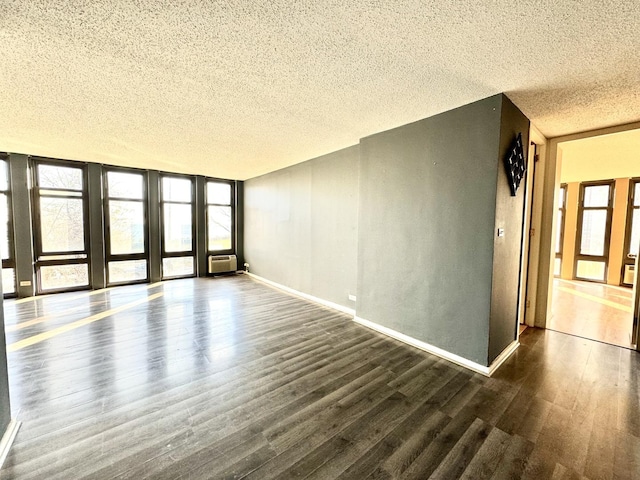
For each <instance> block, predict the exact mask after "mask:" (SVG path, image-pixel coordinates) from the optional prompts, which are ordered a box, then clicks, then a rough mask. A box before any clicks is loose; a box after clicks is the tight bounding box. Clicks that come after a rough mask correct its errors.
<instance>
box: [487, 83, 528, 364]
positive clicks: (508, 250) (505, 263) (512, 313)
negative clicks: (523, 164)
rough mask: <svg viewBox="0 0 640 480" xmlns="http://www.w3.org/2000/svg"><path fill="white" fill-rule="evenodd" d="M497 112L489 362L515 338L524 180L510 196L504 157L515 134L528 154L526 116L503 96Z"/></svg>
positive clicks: (526, 154) (525, 153)
mask: <svg viewBox="0 0 640 480" xmlns="http://www.w3.org/2000/svg"><path fill="white" fill-rule="evenodd" d="M501 112H502V118H501V122H500V144H499V151H498V172H497V174H498V178H497V188H496V224H495V229H496V230H497V229H498V228H502V229H504V236H503V237H498V236H497V235H494V243H493V277H492V288H491V322H490V329H489V364H491V362H492V361H493V360H495V358H496V357H497V356H498V355H500V353H501V352H502V351H503V350H504V349H505V348H506V347H507V346H508V345H509V344H510V343H511V342H513V341H514V340H515V339H516V338H517V333H516V330H517V328H518V325H517V322H516V321H515V318H517V312H518V298H519V297H518V290H519V286H520V285H519V279H520V265H521V258H522V256H521V248H522V247H521V245H522V233H523V230H522V223H523V218H524V197H525V188H524V186H525V184H526V182H525V181H524V180H523V181H522V183H521V184H520V188H519V189H518V190H517V191H516V196H515V197H512V196H511V190H510V188H509V183H508V182H507V174H506V170H505V167H504V159H505V157H507V155H508V154H509V151H510V150H511V147H512V144H513V142H514V141H515V139H516V137H517V136H518V133H521V134H522V146H523V150H524V155H525V161H526V159H527V156H528V154H529V126H530V122H529V119H528V118H527V117H525V116H524V114H523V113H522V112H521V111H520V110H519V109H518V107H516V106H515V105H514V104H513V103H512V102H511V100H509V99H508V98H507V97H506V96H504V95H503V96H502V109H501Z"/></svg>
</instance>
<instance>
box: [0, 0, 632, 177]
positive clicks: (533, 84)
mask: <svg viewBox="0 0 640 480" xmlns="http://www.w3.org/2000/svg"><path fill="white" fill-rule="evenodd" d="M639 31H640V2H638V0H631V1H625V0H616V1H612V0H588V1H587V0H583V1H576V0H572V1H569V0H535V1H534V0H520V1H517V2H514V1H513V0H494V1H477V0H459V1H453V2H444V1H442V2H434V1H424V0H422V1H419V0H388V1H381V0H369V1H359V0H350V1H342V0H340V1H336V0H325V1H323V0H320V1H312V0H299V1H293V0H289V1H287V0H253V1H250V0H226V1H213V0H160V1H125V0H84V1H79V0H65V1H54V0H49V1H43V0H3V1H2V2H0V53H1V54H2V56H1V58H2V63H1V64H0V150H3V151H9V152H21V153H29V154H36V155H46V156H52V157H58V158H68V159H78V160H88V161H95V162H103V163H110V164H117V165H129V166H139V167H145V168H154V169H160V170H168V171H177V172H187V173H202V174H205V175H211V176H217V177H224V178H236V179H246V178H250V177H253V176H256V175H259V174H262V173H266V172H269V171H272V170H275V169H278V168H282V167H284V166H287V165H291V164H294V163H298V162H301V161H304V160H307V159H309V158H312V157H315V156H319V155H321V154H324V153H328V152H331V151H335V150H337V149H340V148H342V147H346V146H349V145H353V144H356V143H357V142H358V140H359V139H360V138H361V137H364V136H367V135H371V134H373V133H376V132H379V131H382V130H386V129H389V128H393V127H396V126H399V125H402V124H405V123H409V122H412V121H415V120H418V119H421V118H424V117H428V116H431V115H434V114H436V113H439V112H442V111H445V110H449V109H451V108H454V107H457V106H460V105H463V104H466V103H469V102H472V101H475V100H478V99H481V98H484V97H487V96H490V95H493V94H495V93H499V92H502V91H504V92H506V93H507V95H508V96H509V97H510V98H511V99H512V100H513V101H514V102H515V103H516V105H518V106H519V107H520V109H521V110H522V111H523V112H524V113H525V114H526V115H527V116H528V117H529V118H531V119H532V121H533V122H534V124H535V125H536V126H537V127H538V128H539V129H540V130H541V131H542V133H543V134H545V135H547V136H557V135H563V134H568V133H573V132H577V131H583V130H589V129H593V128H599V127H604V126H610V125H617V124H621V123H627V122H631V121H637V120H640V78H639V77H640V54H639V52H640V34H639V33H638V32H639Z"/></svg>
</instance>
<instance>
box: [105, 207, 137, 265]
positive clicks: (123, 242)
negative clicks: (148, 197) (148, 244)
mask: <svg viewBox="0 0 640 480" xmlns="http://www.w3.org/2000/svg"><path fill="white" fill-rule="evenodd" d="M109 228H110V238H109V240H110V246H111V254H112V255H121V254H127V253H144V204H143V203H142V202H127V201H124V200H110V201H109Z"/></svg>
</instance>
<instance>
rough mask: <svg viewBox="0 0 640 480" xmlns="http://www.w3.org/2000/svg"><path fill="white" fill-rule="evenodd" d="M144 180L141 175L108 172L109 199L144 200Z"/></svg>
mask: <svg viewBox="0 0 640 480" xmlns="http://www.w3.org/2000/svg"><path fill="white" fill-rule="evenodd" d="M143 180H144V178H143V176H142V174H141V173H125V172H107V188H108V191H109V197H110V198H114V197H120V198H139V199H141V200H142V198H143V194H144V185H143Z"/></svg>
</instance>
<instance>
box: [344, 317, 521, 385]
mask: <svg viewBox="0 0 640 480" xmlns="http://www.w3.org/2000/svg"><path fill="white" fill-rule="evenodd" d="M354 321H355V322H357V323H359V324H360V325H363V326H365V327H367V328H370V329H372V330H375V331H376V332H379V333H382V334H384V335H387V336H389V337H391V338H395V339H396V340H399V341H401V342H403V343H406V344H408V345H411V346H412V347H416V348H419V349H420V350H424V351H425V352H428V353H431V354H433V355H436V356H438V357H440V358H444V359H445V360H448V361H450V362H453V363H455V364H457V365H460V366H461V367H464V368H468V369H469V370H472V371H474V372H476V373H480V374H481V375H485V376H487V377H490V376H491V375H493V373H494V372H495V371H496V370H497V369H498V367H499V366H500V365H502V363H503V362H504V361H505V360H506V359H507V358H509V355H511V354H512V353H513V352H514V351H515V349H516V348H518V346H519V345H520V343H518V341H517V340H515V341H514V342H513V343H511V344H510V345H509V346H508V347H507V348H505V349H504V351H503V352H502V353H501V354H500V355H498V357H497V358H496V359H495V361H494V362H493V363H492V364H491V365H490V366H488V367H485V366H484V365H480V364H479V363H476V362H472V361H471V360H468V359H466V358H464V357H461V356H459V355H456V354H455V353H451V352H448V351H446V350H443V349H442V348H438V347H436V346H434V345H430V344H428V343H426V342H423V341H421V340H417V339H415V338H413V337H410V336H409V335H405V334H404V333H400V332H397V331H396V330H393V329H391V328H388V327H384V326H382V325H378V324H377V323H374V322H371V321H369V320H365V319H364V318H360V317H357V316H356V317H354Z"/></svg>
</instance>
